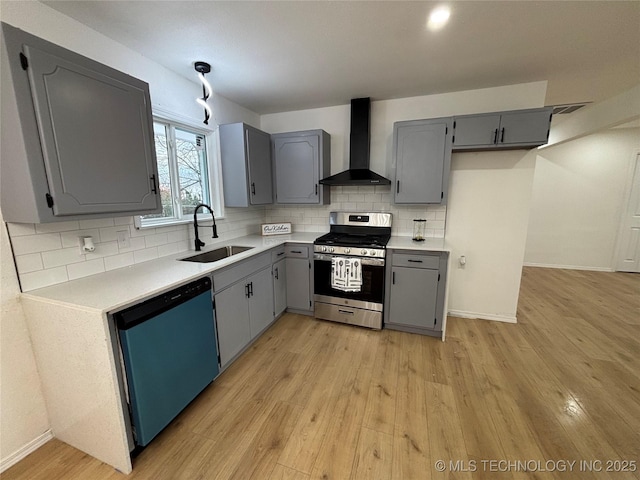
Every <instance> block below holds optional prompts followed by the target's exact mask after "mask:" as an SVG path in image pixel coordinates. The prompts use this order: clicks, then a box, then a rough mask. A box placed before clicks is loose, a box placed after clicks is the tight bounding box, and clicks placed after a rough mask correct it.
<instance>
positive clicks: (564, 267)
mask: <svg viewBox="0 0 640 480" xmlns="http://www.w3.org/2000/svg"><path fill="white" fill-rule="evenodd" d="M523 266H525V267H540V268H561V269H562V270H589V271H592V272H615V270H614V269H613V268H609V267H583V266H580V265H555V264H554V265H552V264H547V263H531V262H525V263H524V264H523Z"/></svg>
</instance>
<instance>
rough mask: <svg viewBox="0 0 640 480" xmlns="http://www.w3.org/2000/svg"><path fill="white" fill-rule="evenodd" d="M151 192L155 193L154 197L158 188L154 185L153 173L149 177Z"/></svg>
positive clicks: (154, 176) (154, 177)
mask: <svg viewBox="0 0 640 480" xmlns="http://www.w3.org/2000/svg"><path fill="white" fill-rule="evenodd" d="M151 191H152V192H153V193H155V194H156V195H157V194H158V186H157V185H156V175H155V173H154V174H153V175H151Z"/></svg>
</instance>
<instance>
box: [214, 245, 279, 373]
mask: <svg viewBox="0 0 640 480" xmlns="http://www.w3.org/2000/svg"><path fill="white" fill-rule="evenodd" d="M213 286H214V290H215V292H216V293H215V297H214V298H215V308H216V330H217V333H218V345H219V351H220V364H221V366H222V367H223V368H224V367H226V366H227V365H228V364H229V363H230V362H231V361H232V360H233V359H234V358H235V357H236V356H237V355H238V354H239V353H241V352H242V351H243V350H244V348H245V347H246V346H247V345H248V344H249V343H250V342H251V340H253V339H254V338H256V337H257V336H258V335H259V334H260V333H262V332H263V331H264V330H265V329H266V328H267V327H268V326H269V325H270V324H271V323H272V322H273V320H274V315H273V312H274V306H273V298H274V291H273V282H272V278H271V253H265V254H262V255H259V256H257V257H254V258H250V259H248V260H245V261H244V262H241V263H239V264H236V265H233V266H231V267H229V268H226V269H224V270H221V271H219V272H215V273H214V274H213Z"/></svg>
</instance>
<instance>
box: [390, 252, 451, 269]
mask: <svg viewBox="0 0 640 480" xmlns="http://www.w3.org/2000/svg"><path fill="white" fill-rule="evenodd" d="M392 264H393V266H394V267H412V268H431V269H435V270H437V269H438V268H439V265H440V255H416V254H408V253H394V254H393V260H392Z"/></svg>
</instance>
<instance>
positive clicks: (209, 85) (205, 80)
mask: <svg viewBox="0 0 640 480" xmlns="http://www.w3.org/2000/svg"><path fill="white" fill-rule="evenodd" d="M198 78H199V79H200V81H201V82H202V84H203V85H204V88H205V89H206V92H207V94H206V97H210V96H211V94H212V93H213V89H212V88H211V84H210V83H209V81H208V80H207V79H206V78H204V74H202V73H198Z"/></svg>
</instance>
